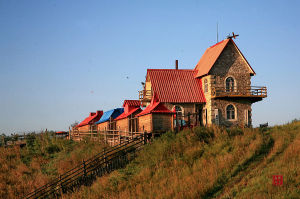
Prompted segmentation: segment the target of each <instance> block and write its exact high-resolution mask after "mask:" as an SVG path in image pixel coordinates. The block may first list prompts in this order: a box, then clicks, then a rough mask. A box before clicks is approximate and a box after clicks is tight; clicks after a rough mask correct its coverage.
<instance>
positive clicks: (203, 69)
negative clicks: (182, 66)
mask: <svg viewBox="0 0 300 199" xmlns="http://www.w3.org/2000/svg"><path fill="white" fill-rule="evenodd" d="M228 46H232V48H231V49H235V51H236V52H237V53H236V55H239V56H240V57H241V59H242V60H243V62H244V64H245V65H246V66H247V69H246V70H247V71H248V73H250V75H255V72H254V70H253V69H252V67H251V66H250V64H249V63H248V61H247V60H246V58H245V57H244V55H243V54H242V53H241V51H240V50H239V48H238V47H237V46H236V44H235V43H234V41H233V40H232V39H225V40H223V41H221V42H219V43H217V44H215V45H213V46H211V47H209V48H208V49H206V51H205V52H204V54H203V56H202V57H201V59H200V61H199V62H198V63H197V65H196V67H195V69H194V70H195V71H197V72H196V75H195V77H196V78H197V77H202V76H204V75H208V74H209V73H210V71H211V69H212V68H213V66H214V65H215V63H216V62H217V61H218V60H219V57H220V56H221V54H224V53H223V51H224V49H227V47H228ZM227 59H229V60H230V59H232V57H231V56H230V54H228V56H227Z"/></svg>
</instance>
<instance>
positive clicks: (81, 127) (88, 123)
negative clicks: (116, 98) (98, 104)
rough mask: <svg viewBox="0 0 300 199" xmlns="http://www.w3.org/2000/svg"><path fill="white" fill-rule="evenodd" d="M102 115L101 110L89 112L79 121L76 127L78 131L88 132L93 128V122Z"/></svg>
mask: <svg viewBox="0 0 300 199" xmlns="http://www.w3.org/2000/svg"><path fill="white" fill-rule="evenodd" d="M102 115H103V111H96V112H95V113H94V112H91V113H90V115H89V116H88V117H87V118H85V119H84V120H83V121H82V122H80V123H79V124H78V125H77V126H76V128H77V130H78V131H80V132H89V131H92V130H93V126H94V123H95V122H97V121H98V120H99V119H100V118H101V117H102Z"/></svg>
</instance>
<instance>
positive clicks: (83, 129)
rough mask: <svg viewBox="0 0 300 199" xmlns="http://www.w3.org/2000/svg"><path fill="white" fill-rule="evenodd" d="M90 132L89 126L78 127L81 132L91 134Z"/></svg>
mask: <svg viewBox="0 0 300 199" xmlns="http://www.w3.org/2000/svg"><path fill="white" fill-rule="evenodd" d="M89 130H90V126H89V125H84V126H81V127H78V131H79V132H89Z"/></svg>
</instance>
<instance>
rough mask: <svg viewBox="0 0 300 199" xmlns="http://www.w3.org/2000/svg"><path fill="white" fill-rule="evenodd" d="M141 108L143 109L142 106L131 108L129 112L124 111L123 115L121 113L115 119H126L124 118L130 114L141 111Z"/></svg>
mask: <svg viewBox="0 0 300 199" xmlns="http://www.w3.org/2000/svg"><path fill="white" fill-rule="evenodd" d="M141 110H142V109H141V108H140V107H138V108H134V109H131V110H130V111H129V112H127V113H125V112H123V113H122V114H121V115H119V117H117V118H116V119H115V120H120V119H124V118H126V117H128V116H130V115H131V114H134V113H136V112H139V111H141Z"/></svg>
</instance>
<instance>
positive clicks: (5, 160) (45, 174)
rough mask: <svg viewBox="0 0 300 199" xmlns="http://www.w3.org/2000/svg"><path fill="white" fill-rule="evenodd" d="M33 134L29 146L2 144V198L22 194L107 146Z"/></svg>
mask: <svg viewBox="0 0 300 199" xmlns="http://www.w3.org/2000/svg"><path fill="white" fill-rule="evenodd" d="M32 138H33V139H31V141H30V142H29V144H27V146H26V147H25V148H19V147H13V148H4V147H0V198H21V197H22V196H24V195H25V194H26V193H29V192H31V191H33V190H34V189H35V188H38V187H40V186H42V185H44V184H46V183H47V182H49V181H50V180H51V179H53V178H54V177H56V176H57V175H58V174H60V173H63V172H65V171H67V170H69V169H70V168H72V167H74V166H76V165H77V164H80V163H81V162H82V160H83V159H86V158H89V157H91V156H93V155H95V154H97V153H99V152H100V151H102V150H103V145H101V144H99V143H95V142H89V141H88V140H86V141H85V142H80V143H75V142H72V141H68V140H62V139H56V138H53V137H52V136H51V135H49V134H41V135H32Z"/></svg>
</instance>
